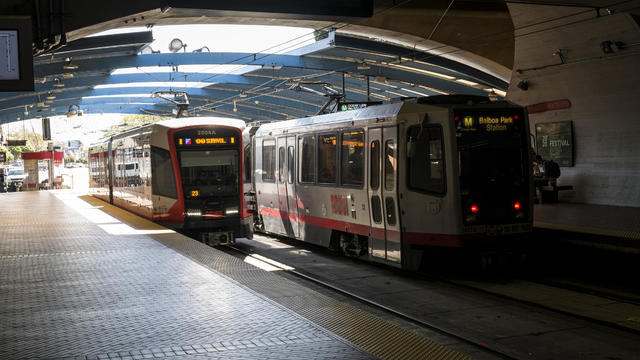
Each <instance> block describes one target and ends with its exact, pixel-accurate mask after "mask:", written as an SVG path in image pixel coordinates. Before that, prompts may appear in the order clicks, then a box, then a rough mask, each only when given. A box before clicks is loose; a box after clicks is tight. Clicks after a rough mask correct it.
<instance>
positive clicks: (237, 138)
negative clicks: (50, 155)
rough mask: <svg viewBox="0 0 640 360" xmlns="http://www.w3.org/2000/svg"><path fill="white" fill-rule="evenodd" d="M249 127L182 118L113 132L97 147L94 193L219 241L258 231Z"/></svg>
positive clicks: (93, 152)
mask: <svg viewBox="0 0 640 360" xmlns="http://www.w3.org/2000/svg"><path fill="white" fill-rule="evenodd" d="M244 128H245V123H244V122H243V121H240V120H235V119H223V118H205V117H201V118H181V119H173V120H166V121H160V122H157V123H153V124H149V125H144V126H141V127H138V128H134V129H131V130H128V131H126V132H123V133H121V134H118V135H114V136H111V137H109V138H106V139H105V140H104V141H102V142H99V143H96V144H93V145H91V147H90V149H89V168H90V180H89V182H90V184H89V186H90V191H91V194H92V195H93V196H96V197H98V198H101V199H103V200H105V201H108V202H109V203H111V204H114V205H117V206H119V207H122V208H124V209H126V210H129V211H131V212H134V213H136V214H138V215H141V216H143V217H146V218H148V219H151V220H153V221H156V222H159V223H161V224H163V225H165V226H167V227H169V228H172V229H176V230H179V231H181V232H184V233H187V234H188V235H191V236H194V237H197V238H199V239H200V240H202V241H203V242H205V243H209V244H212V245H218V244H228V243H233V242H234V239H235V238H236V237H251V236H252V233H253V229H252V225H251V214H250V213H249V212H247V211H246V209H245V206H244V200H243V194H242V183H241V179H240V174H242V172H243V169H242V166H243V162H242V160H241V159H242V158H243V153H242V152H243V148H242V131H243V130H244Z"/></svg>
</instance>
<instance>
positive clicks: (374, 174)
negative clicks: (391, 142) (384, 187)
mask: <svg viewBox="0 0 640 360" xmlns="http://www.w3.org/2000/svg"><path fill="white" fill-rule="evenodd" d="M369 151H370V153H369V155H370V156H369V158H370V159H371V168H370V174H369V179H370V181H369V182H370V183H371V190H378V187H379V186H380V141H379V140H374V141H372V142H371V148H370V149H369ZM379 202H380V199H378V203H379Z"/></svg>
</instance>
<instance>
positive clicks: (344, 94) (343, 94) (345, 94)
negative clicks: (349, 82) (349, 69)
mask: <svg viewBox="0 0 640 360" xmlns="http://www.w3.org/2000/svg"><path fill="white" fill-rule="evenodd" d="M342 98H343V99H344V100H343V101H347V93H346V92H345V90H344V73H342Z"/></svg>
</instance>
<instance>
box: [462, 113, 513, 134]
mask: <svg viewBox="0 0 640 360" xmlns="http://www.w3.org/2000/svg"><path fill="white" fill-rule="evenodd" d="M521 119H522V117H521V115H519V114H492V113H484V114H464V113H461V114H459V115H455V116H454V121H455V122H456V128H457V130H458V132H469V131H480V132H510V131H513V130H514V129H517V128H518V127H519V125H520V123H521Z"/></svg>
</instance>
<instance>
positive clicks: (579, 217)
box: [534, 203, 640, 253]
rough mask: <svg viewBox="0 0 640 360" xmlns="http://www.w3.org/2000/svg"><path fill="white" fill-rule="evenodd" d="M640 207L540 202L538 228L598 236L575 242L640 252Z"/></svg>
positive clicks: (535, 217)
mask: <svg viewBox="0 0 640 360" xmlns="http://www.w3.org/2000/svg"><path fill="white" fill-rule="evenodd" d="M639 219H640V208H634V207H623V206H608V205H592V204H574V203H557V204H536V205H534V227H535V228H539V229H546V230H561V231H567V232H572V233H576V234H584V235H594V237H581V238H576V239H574V240H573V241H574V242H577V243H580V244H581V245H586V246H593V247H598V248H602V249H608V250H615V251H623V252H629V253H640V221H639Z"/></svg>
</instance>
